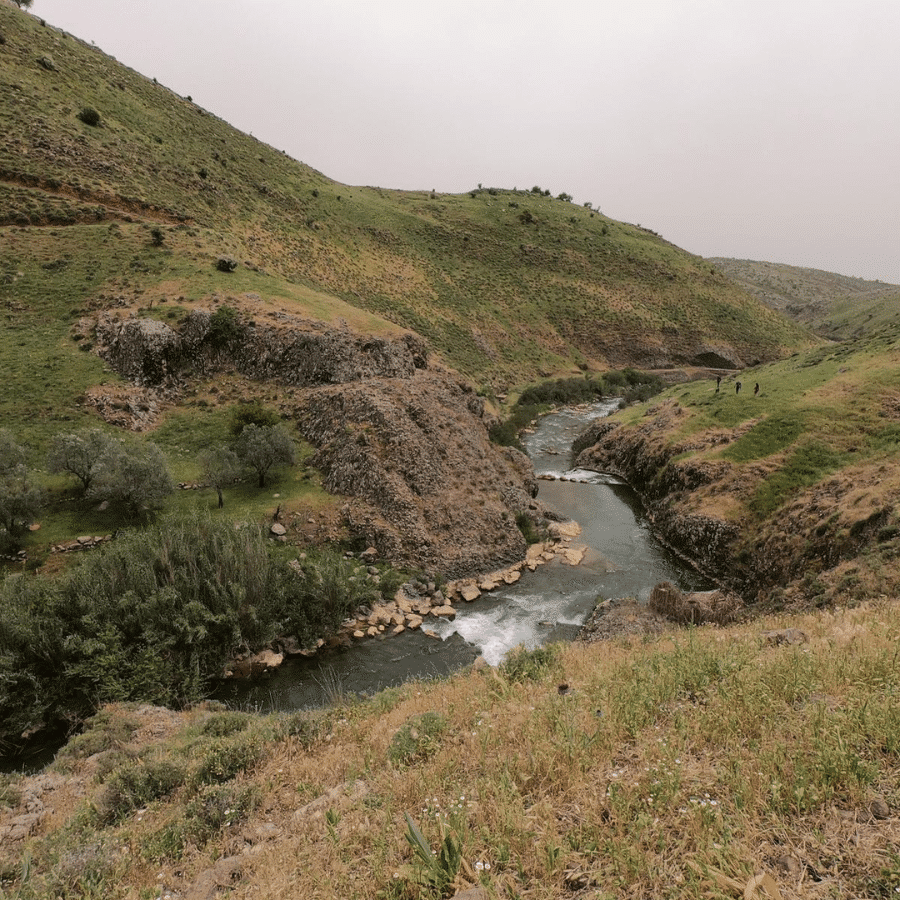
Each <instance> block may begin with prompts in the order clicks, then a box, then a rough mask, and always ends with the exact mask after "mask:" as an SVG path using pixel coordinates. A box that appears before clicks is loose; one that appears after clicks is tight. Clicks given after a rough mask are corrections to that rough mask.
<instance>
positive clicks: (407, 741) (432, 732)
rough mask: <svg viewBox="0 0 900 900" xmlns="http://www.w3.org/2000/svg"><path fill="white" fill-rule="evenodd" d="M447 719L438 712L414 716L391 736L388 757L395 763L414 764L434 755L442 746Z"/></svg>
mask: <svg viewBox="0 0 900 900" xmlns="http://www.w3.org/2000/svg"><path fill="white" fill-rule="evenodd" d="M446 729H447V720H446V719H445V718H444V717H443V716H442V715H441V714H440V713H436V712H426V713H422V714H421V715H419V716H414V717H413V718H412V719H410V720H409V721H408V722H407V723H406V724H405V725H403V726H402V727H401V728H400V729H399V730H398V731H397V733H396V734H395V735H394V736H393V738H391V744H390V746H389V747H388V759H390V761H391V762H392V763H394V765H407V766H408V765H412V764H413V763H419V762H424V761H425V760H427V759H430V758H431V757H432V756H434V754H435V753H437V751H438V750H439V749H440V747H441V739H442V737H443V735H444V732H445V731H446Z"/></svg>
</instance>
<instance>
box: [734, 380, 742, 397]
mask: <svg viewBox="0 0 900 900" xmlns="http://www.w3.org/2000/svg"><path fill="white" fill-rule="evenodd" d="M734 392H735V393H736V394H739V393H740V392H741V383H740V382H739V381H736V382H735V383H734Z"/></svg>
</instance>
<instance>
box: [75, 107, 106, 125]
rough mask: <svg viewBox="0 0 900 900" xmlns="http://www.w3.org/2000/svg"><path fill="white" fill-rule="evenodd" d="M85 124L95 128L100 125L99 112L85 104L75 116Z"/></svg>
mask: <svg viewBox="0 0 900 900" xmlns="http://www.w3.org/2000/svg"><path fill="white" fill-rule="evenodd" d="M77 118H78V119H80V120H81V121H82V122H84V124H85V125H90V126H91V128H97V127H99V125H100V113H98V112H97V110H96V109H94V107H93V106H85V107H84V108H83V109H82V110H81V112H79V113H78V116H77Z"/></svg>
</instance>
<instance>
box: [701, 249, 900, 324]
mask: <svg viewBox="0 0 900 900" xmlns="http://www.w3.org/2000/svg"><path fill="white" fill-rule="evenodd" d="M709 262H711V263H713V264H714V265H715V266H716V267H717V268H718V269H719V270H720V271H721V272H723V273H724V274H725V275H726V276H727V277H728V278H730V279H731V280H732V281H734V282H736V283H737V284H739V285H740V286H741V287H742V288H744V289H745V290H746V291H747V292H748V293H750V294H752V295H753V296H754V297H756V298H757V299H758V300H761V301H762V302H763V303H765V304H767V305H768V306H771V307H772V308H773V309H778V310H781V311H782V312H784V313H786V314H787V315H789V316H791V317H793V318H794V319H796V320H797V321H799V322H802V323H803V324H804V325H808V326H809V327H810V328H812V329H813V330H814V331H816V332H818V333H819V334H822V335H824V336H826V337H829V338H832V339H833V340H843V339H844V338H850V337H860V336H862V335H864V334H866V333H868V332H871V331H874V330H876V329H877V328H879V327H881V326H883V325H886V324H889V323H891V322H893V321H895V320H896V317H897V310H898V308H900V303H898V301H900V285H896V284H886V283H885V282H883V281H867V280H866V279H864V278H852V277H850V276H847V275H837V274H835V273H834V272H823V271H821V270H819V269H805V268H801V267H800V266H786V265H783V264H782V263H769V262H757V261H755V260H752V259H723V258H715V259H710V260H709Z"/></svg>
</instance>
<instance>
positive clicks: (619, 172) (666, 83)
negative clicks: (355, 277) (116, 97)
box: [32, 0, 900, 284]
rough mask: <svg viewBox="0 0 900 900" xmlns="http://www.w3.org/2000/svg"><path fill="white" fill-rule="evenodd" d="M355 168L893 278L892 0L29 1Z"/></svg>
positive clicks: (707, 252) (415, 185)
mask: <svg viewBox="0 0 900 900" xmlns="http://www.w3.org/2000/svg"><path fill="white" fill-rule="evenodd" d="M32 12H33V13H34V14H35V15H37V16H40V17H43V18H45V19H46V20H47V21H48V22H49V23H51V24H53V25H57V26H59V27H61V28H63V29H65V30H66V31H69V32H71V33H73V34H75V35H77V36H78V37H81V38H83V39H85V40H88V41H94V42H95V43H96V44H97V46H98V47H100V49H102V50H104V51H105V52H107V53H109V54H111V55H112V56H115V57H116V58H117V59H118V60H120V61H121V62H123V63H125V64H126V65H129V66H131V67H132V68H134V69H137V70H138V71H139V72H141V73H143V74H144V75H146V76H148V77H151V78H153V77H155V78H157V79H158V80H159V81H160V82H161V83H162V84H165V85H167V86H168V87H170V88H172V89H173V90H174V91H176V92H177V93H179V94H183V95H190V96H191V97H192V98H193V99H194V101H195V102H196V103H198V104H200V105H201V106H203V107H205V108H206V109H208V110H210V111H211V112H213V113H215V114H216V115H218V116H220V117H222V118H224V119H226V120H227V121H229V122H230V123H231V124H233V125H234V126H235V127H237V128H240V129H241V130H243V131H248V132H251V133H253V134H254V135H255V136H256V137H257V138H259V139H261V140H263V141H266V142H267V143H269V144H271V145H272V146H274V147H276V148H278V149H279V150H284V151H286V152H287V153H288V154H289V155H291V156H293V157H294V158H296V159H299V160H302V161H303V162H305V163H307V164H309V165H311V166H313V167H314V168H316V169H318V170H320V171H321V172H323V173H324V174H325V175H327V176H329V177H330V178H334V179H336V180H338V181H341V182H344V183H346V184H352V185H379V186H382V187H390V188H410V189H432V188H434V189H436V190H438V191H444V192H452V193H459V192H463V191H467V190H469V189H471V188H473V187H475V186H476V185H477V184H478V183H479V182H480V183H482V184H483V185H484V186H485V187H488V186H497V187H510V188H511V187H519V188H530V187H531V186H532V185H535V184H538V185H540V186H541V187H544V188H549V189H550V190H551V191H552V192H553V193H554V194H558V193H560V192H561V191H565V192H567V193H570V194H572V195H573V196H574V198H575V201H576V202H577V203H583V202H586V201H590V202H592V203H594V204H595V205H596V206H597V207H599V208H600V209H601V210H602V211H603V212H604V213H606V214H607V215H609V216H612V217H613V218H616V219H622V220H624V221H626V222H633V223H639V224H642V225H644V226H645V227H648V228H652V229H653V230H654V231H658V232H659V233H660V234H662V235H663V236H664V237H665V238H667V239H668V240H670V241H672V242H674V243H676V244H678V245H679V246H681V247H683V248H685V249H686V250H689V251H691V252H692V253H698V254H700V255H702V256H733V257H740V258H747V259H759V260H766V261H771V262H782V263H789V264H792V265H799V266H809V267H813V268H819V269H827V270H830V271H834V272H839V273H841V274H845V275H857V276H860V277H864V278H872V279H876V278H877V279H881V280H883V281H888V282H892V283H896V284H900V49H898V38H900V0H468V2H467V0H152V2H146V0H34V5H33V7H32Z"/></svg>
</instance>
